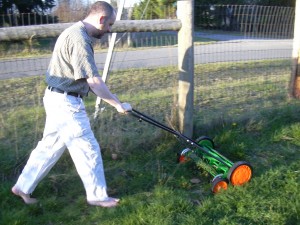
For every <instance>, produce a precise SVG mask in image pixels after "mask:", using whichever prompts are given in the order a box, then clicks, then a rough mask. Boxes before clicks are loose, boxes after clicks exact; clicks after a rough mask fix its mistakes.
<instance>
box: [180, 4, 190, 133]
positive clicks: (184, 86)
mask: <svg viewBox="0 0 300 225" xmlns="http://www.w3.org/2000/svg"><path fill="white" fill-rule="evenodd" d="M177 16H178V19H180V20H181V24H182V26H181V29H180V30H179V32H178V69H179V81H178V119H179V121H178V122H179V130H180V132H182V133H183V134H184V135H186V136H188V137H190V138H191V137H192V135H193V111H194V43H193V41H194V40H193V37H194V0H179V1H177Z"/></svg>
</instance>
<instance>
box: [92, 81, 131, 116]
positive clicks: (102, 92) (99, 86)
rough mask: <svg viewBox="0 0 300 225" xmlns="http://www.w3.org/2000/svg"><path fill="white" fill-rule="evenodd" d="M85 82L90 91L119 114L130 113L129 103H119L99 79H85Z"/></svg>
mask: <svg viewBox="0 0 300 225" xmlns="http://www.w3.org/2000/svg"><path fill="white" fill-rule="evenodd" d="M87 82H88V84H89V86H90V88H91V89H92V91H93V92H94V93H95V94H96V95H97V96H98V97H100V98H102V99H103V100H104V101H105V102H107V103H108V104H110V105H112V106H113V107H115V108H116V109H117V111H118V112H120V113H126V112H127V111H131V110H132V107H131V105H130V104H129V103H121V102H120V100H119V99H118V98H117V97H116V96H115V95H114V94H112V93H111V92H110V90H109V89H108V87H107V85H106V84H105V83H104V82H103V80H102V78H101V77H91V78H88V79H87Z"/></svg>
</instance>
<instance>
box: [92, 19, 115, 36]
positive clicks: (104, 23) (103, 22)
mask: <svg viewBox="0 0 300 225" xmlns="http://www.w3.org/2000/svg"><path fill="white" fill-rule="evenodd" d="M115 21H116V14H115V13H114V14H113V15H112V16H111V17H110V18H109V17H106V16H102V17H101V18H100V21H99V25H98V27H96V28H97V32H95V34H94V35H93V37H94V38H98V39H100V38H102V37H103V35H104V34H105V33H108V32H110V31H111V26H112V25H113V24H114V22H115Z"/></svg>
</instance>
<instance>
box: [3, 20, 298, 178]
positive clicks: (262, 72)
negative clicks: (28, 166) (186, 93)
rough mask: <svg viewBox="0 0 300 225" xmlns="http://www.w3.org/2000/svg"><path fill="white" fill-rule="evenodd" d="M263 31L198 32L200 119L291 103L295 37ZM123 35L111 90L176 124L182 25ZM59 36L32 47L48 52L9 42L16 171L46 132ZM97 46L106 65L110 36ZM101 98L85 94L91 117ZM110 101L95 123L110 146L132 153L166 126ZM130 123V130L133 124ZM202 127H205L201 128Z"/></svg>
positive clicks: (249, 115) (248, 115) (8, 139)
mask: <svg viewBox="0 0 300 225" xmlns="http://www.w3.org/2000/svg"><path fill="white" fill-rule="evenodd" d="M277 21H279V20H277ZM282 27H283V26H282ZM286 32H288V31H286ZM261 36H264V35H261ZM261 36H260V35H258V36H255V37H249V35H240V34H237V33H235V32H230V33H229V32H228V31H227V32H224V31H218V32H216V31H215V30H213V31H212V30H200V31H196V32H195V46H194V53H195V55H194V57H195V58H194V59H195V84H194V86H195V90H194V108H195V110H194V123H195V127H197V128H199V127H200V128H204V127H210V126H212V125H214V124H219V123H220V122H221V123H224V122H226V121H231V122H232V123H239V121H241V120H243V119H253V118H257V117H259V116H260V115H261V114H262V113H264V112H266V111H270V110H274V108H278V107H284V106H287V105H289V104H291V102H290V100H289V99H288V83H289V78H290V75H291V56H292V39H290V38H286V39H282V37H283V36H285V37H289V36H290V34H284V35H281V34H280V35H278V36H277V37H278V38H277V39H276V38H275V37H268V38H266V37H264V38H262V37H261ZM120 37H123V38H122V39H120V42H119V44H118V45H117V48H116V52H115V53H114V55H113V64H112V70H111V73H110V76H109V78H108V85H109V87H110V88H111V90H112V92H114V93H116V94H117V95H118V96H119V97H120V99H121V100H123V101H128V102H130V103H131V104H132V105H133V106H134V107H135V108H136V109H138V110H139V111H142V112H144V113H146V114H148V115H150V116H153V117H154V118H156V119H158V120H159V121H161V122H164V123H166V124H168V125H174V124H173V122H174V120H175V119H176V114H175V112H176V96H177V80H178V69H177V63H178V62H177V46H176V45H177V36H176V33H173V32H170V33H169V32H161V33H157V34H153V33H152V34H151V33H142V34H132V36H131V38H129V39H128V37H127V36H126V35H125V36H123V35H120ZM54 43H55V40H51V41H49V40H43V41H42V40H39V41H38V42H37V43H36V45H35V46H33V48H31V49H30V51H31V53H34V52H35V50H38V49H41V48H42V47H45V46H47V47H45V48H46V50H45V49H44V51H45V54H46V55H43V56H41V55H34V54H31V56H30V57H27V56H22V54H20V52H18V50H15V52H13V50H11V49H9V48H8V46H2V49H1V53H2V57H1V59H0V80H1V81H0V99H1V101H0V107H1V112H0V140H1V141H0V150H1V154H2V153H3V154H7V157H6V159H7V160H8V161H9V160H10V162H7V163H6V164H2V165H1V171H3V174H9V172H8V171H11V168H10V167H5V165H14V168H15V169H16V171H15V173H18V172H19V171H18V169H20V168H22V167H21V164H22V163H23V162H24V161H25V160H24V159H25V158H26V157H27V155H28V154H29V152H30V151H29V150H30V149H32V148H34V147H35V145H36V143H37V142H38V140H39V139H40V138H41V136H42V131H43V126H44V121H45V114H44V110H43V104H42V97H43V92H44V90H45V87H46V84H45V81H44V74H45V71H46V69H47V66H48V64H49V60H50V55H49V53H50V52H51V51H50V50H49V49H51V48H53V44H54ZM15 45H16V44H15ZM19 47H21V48H23V47H24V46H22V45H20V46H18V47H16V46H15V49H18V48H19ZM95 49H97V51H96V54H95V60H96V62H97V64H98V67H99V70H100V71H101V70H102V69H103V66H104V62H105V57H106V51H107V44H106V43H104V42H98V43H97V44H96V45H95ZM22 51H23V50H22ZM26 51H27V52H24V53H23V54H25V53H26V54H28V49H27V50H26ZM30 51H29V53H30ZM12 52H13V54H12ZM11 55H12V56H11ZM95 100H96V97H95V96H94V95H92V94H90V95H89V97H87V98H86V99H85V102H86V107H87V111H88V113H89V115H91V118H92V117H93V113H94V104H95ZM293 104H296V103H293ZM105 107H106V109H105V110H104V113H101V115H100V116H99V119H98V120H96V121H94V120H93V121H92V123H91V124H92V126H93V129H94V130H95V135H96V136H97V138H99V140H101V146H102V149H103V151H109V152H119V153H120V152H123V153H122V154H125V153H124V148H126V149H130V148H131V147H132V146H131V145H132V140H133V139H135V144H136V141H140V142H141V147H142V148H147V147H149V148H150V147H151V144H153V143H154V141H155V138H156V137H157V136H159V134H160V131H157V129H155V128H153V129H152V128H151V130H150V131H148V132H145V130H146V128H145V126H147V130H148V129H149V128H148V126H150V125H145V124H142V125H138V124H137V122H136V121H134V119H132V118H130V117H126V116H125V117H124V116H123V117H121V116H119V115H118V114H117V113H116V112H115V110H113V109H112V108H111V107H109V106H107V105H105ZM206 129H207V128H206ZM129 130H130V131H131V132H126V131H129ZM199 132H202V130H201V131H195V133H197V134H198V133H199ZM202 135H203V133H202ZM204 135H205V134H204ZM145 140H147V144H145ZM1 173H2V172H1ZM0 175H1V174H0ZM1 176H2V175H1ZM3 179H6V178H3Z"/></svg>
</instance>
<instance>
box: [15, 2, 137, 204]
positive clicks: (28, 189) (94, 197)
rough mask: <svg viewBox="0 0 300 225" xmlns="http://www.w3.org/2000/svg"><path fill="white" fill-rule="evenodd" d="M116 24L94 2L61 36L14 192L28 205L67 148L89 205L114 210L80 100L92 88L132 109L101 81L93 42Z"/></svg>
mask: <svg viewBox="0 0 300 225" xmlns="http://www.w3.org/2000/svg"><path fill="white" fill-rule="evenodd" d="M115 20H116V12H115V10H114V9H113V8H112V6H111V5H110V4H108V3H106V2H103V1H98V2H95V3H94V4H93V5H92V6H91V9H90V12H89V13H88V16H87V17H86V18H85V19H84V20H83V21H80V22H77V23H76V24H74V25H73V26H71V27H69V28H68V29H66V30H65V31H64V32H62V34H61V35H60V36H59V38H58V40H57V42H56V44H55V48H54V51H53V55H52V58H51V61H50V65H49V68H48V71H47V73H46V81H47V84H48V87H47V89H46V91H45V96H44V98H43V101H44V107H45V111H46V116H47V117H46V124H45V129H44V134H43V138H42V140H41V141H40V142H39V143H38V145H37V147H36V148H35V149H34V150H33V151H32V153H31V155H30V157H29V159H28V162H27V164H26V166H25V168H24V169H23V171H22V173H21V175H20V177H19V178H18V181H17V183H16V184H15V185H14V187H13V188H12V192H13V193H14V194H15V195H17V196H19V197H21V198H22V199H23V200H24V202H25V203H26V204H33V203H36V202H37V200H36V199H35V198H32V197H31V196H30V194H31V193H32V192H33V191H34V189H35V188H36V186H37V185H38V183H39V182H40V181H41V180H42V179H43V178H44V177H45V176H46V175H47V174H48V172H49V171H50V169H51V168H52V167H53V166H54V165H55V163H56V162H57V160H58V159H59V158H60V156H61V155H62V154H63V152H64V150H65V149H66V148H68V150H69V152H70V155H71V158H72V160H73V162H74V164H75V167H76V170H77V171H78V174H79V176H80V178H81V180H82V182H83V184H84V188H85V190H86V195H87V202H88V204H90V205H97V206H102V207H114V206H117V205H118V202H119V199H116V198H111V197H108V195H107V187H106V181H105V176H104V169H103V163H102V157H101V153H100V147H99V144H98V142H97V140H96V139H95V137H94V134H93V132H92V130H91V126H90V123H89V119H88V116H87V114H86V111H85V106H84V104H83V101H82V96H86V95H87V93H88V91H89V90H90V89H91V90H92V91H93V92H94V93H95V94H96V95H97V96H99V97H100V98H102V99H103V100H104V101H106V102H107V103H109V104H110V105H112V106H113V107H115V108H116V110H117V111H118V112H120V113H126V112H127V111H130V110H131V109H132V108H131V106H130V104H128V103H121V102H120V101H119V100H118V98H117V97H116V96H115V95H113V94H112V93H111V92H110V90H109V89H108V87H107V86H106V84H105V83H104V82H103V80H102V79H101V77H100V75H99V73H98V70H97V67H96V64H95V61H94V53H93V47H92V40H91V38H92V37H94V38H98V39H100V38H101V37H102V36H103V35H104V34H105V33H107V32H110V28H111V26H112V25H113V23H114V22H115Z"/></svg>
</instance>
